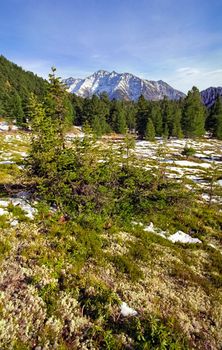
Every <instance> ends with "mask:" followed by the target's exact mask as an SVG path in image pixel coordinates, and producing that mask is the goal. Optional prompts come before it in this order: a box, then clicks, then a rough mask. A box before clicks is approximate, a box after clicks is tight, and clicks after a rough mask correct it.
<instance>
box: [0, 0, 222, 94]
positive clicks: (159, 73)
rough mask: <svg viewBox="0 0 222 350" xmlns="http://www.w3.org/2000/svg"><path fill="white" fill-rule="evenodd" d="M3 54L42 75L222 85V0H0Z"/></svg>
mask: <svg viewBox="0 0 222 350" xmlns="http://www.w3.org/2000/svg"><path fill="white" fill-rule="evenodd" d="M0 48H1V50H0V51H1V53H2V54H3V55H4V56H6V57H7V58H9V59H10V60H12V61H14V62H15V63H17V64H19V65H21V66H22V67H23V68H25V69H26V70H31V71H33V72H35V73H37V74H39V75H41V76H44V77H47V74H48V72H49V70H50V67H51V66H52V65H55V66H56V67H57V70H58V74H59V75H60V76H61V77H63V78H66V77H69V76H73V77H85V76H87V75H90V74H91V73H93V72H94V71H96V70H99V69H105V70H108V71H113V70H115V71H117V72H130V73H133V74H136V75H138V76H140V77H143V78H146V79H152V80H159V79H162V80H164V81H166V82H168V83H169V84H171V85H172V86H173V87H175V88H177V89H179V90H182V91H184V92H187V91H188V90H189V89H190V88H191V87H192V86H193V85H196V86H197V87H198V88H199V89H204V88H207V87H209V86H219V85H220V86H222V0H183V1H181V0H152V1H151V0H134V1H132V0H7V1H6V0H1V2H0Z"/></svg>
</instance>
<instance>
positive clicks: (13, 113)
mask: <svg viewBox="0 0 222 350" xmlns="http://www.w3.org/2000/svg"><path fill="white" fill-rule="evenodd" d="M7 117H8V118H9V120H10V121H13V120H14V119H15V120H16V124H17V125H19V126H23V125H24V124H25V121H26V120H25V115H24V111H23V108H22V100H21V97H20V96H19V94H18V93H17V92H16V91H15V92H13V93H12V95H11V96H10V100H9V104H8V110H7Z"/></svg>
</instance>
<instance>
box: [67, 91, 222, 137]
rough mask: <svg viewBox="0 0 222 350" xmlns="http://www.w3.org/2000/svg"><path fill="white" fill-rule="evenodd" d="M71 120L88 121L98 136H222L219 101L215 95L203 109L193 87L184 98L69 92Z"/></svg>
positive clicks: (197, 92) (198, 95)
mask: <svg viewBox="0 0 222 350" xmlns="http://www.w3.org/2000/svg"><path fill="white" fill-rule="evenodd" d="M70 98H71V102H72V105H73V109H74V111H75V123H76V124H77V125H83V124H84V123H85V122H88V123H89V124H90V126H91V127H92V129H93V130H94V132H95V133H96V134H97V135H98V136H101V135H102V134H106V133H109V132H112V131H114V132H116V133H120V134H124V133H126V131H129V132H135V131H136V132H137V133H138V136H139V137H140V138H145V139H147V140H150V141H153V140H154V139H155V137H156V136H158V137H162V136H164V137H166V138H168V137H178V138H181V137H191V138H193V137H201V136H203V135H204V134H205V132H206V131H208V132H209V133H210V135H211V136H213V137H217V138H219V139H222V101H221V97H219V96H218V98H217V100H216V103H215V105H214V106H213V107H212V108H211V109H210V110H207V109H206V107H205V106H204V105H203V103H202V100H201V96H200V92H199V90H198V89H197V88H196V87H193V88H192V90H191V91H189V92H188V94H187V96H186V97H185V98H184V99H181V100H179V101H173V100H169V99H167V98H166V97H165V98H164V99H163V100H160V101H148V100H146V99H145V98H144V97H143V96H140V98H139V99H138V101H136V102H133V101H124V100H122V101H119V100H112V101H111V100H109V98H108V96H107V95H106V94H105V93H104V94H101V95H100V96H96V95H93V96H92V98H85V99H84V98H81V97H78V96H76V95H71V96H70Z"/></svg>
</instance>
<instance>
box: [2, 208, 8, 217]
mask: <svg viewBox="0 0 222 350" xmlns="http://www.w3.org/2000/svg"><path fill="white" fill-rule="evenodd" d="M1 215H8V212H7V211H6V210H4V209H2V208H0V216H1Z"/></svg>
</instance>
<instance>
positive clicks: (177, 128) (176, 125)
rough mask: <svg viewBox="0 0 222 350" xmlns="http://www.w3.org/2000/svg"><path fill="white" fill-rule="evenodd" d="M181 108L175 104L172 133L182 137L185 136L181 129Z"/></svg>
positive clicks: (174, 135)
mask: <svg viewBox="0 0 222 350" xmlns="http://www.w3.org/2000/svg"><path fill="white" fill-rule="evenodd" d="M181 116H182V113H181V109H180V108H178V106H177V105H176V106H175V110H174V114H173V129H172V132H171V135H172V136H173V137H178V138H181V137H183V132H182V129H181Z"/></svg>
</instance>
